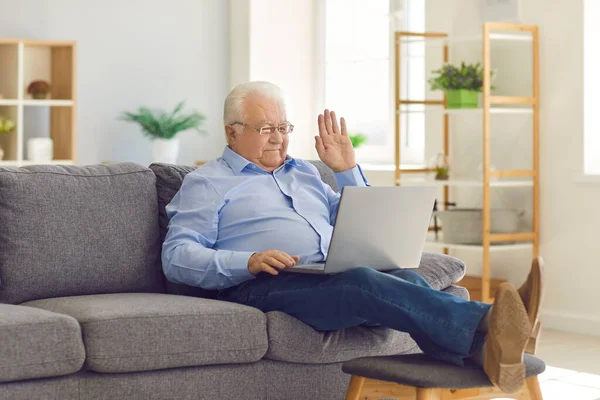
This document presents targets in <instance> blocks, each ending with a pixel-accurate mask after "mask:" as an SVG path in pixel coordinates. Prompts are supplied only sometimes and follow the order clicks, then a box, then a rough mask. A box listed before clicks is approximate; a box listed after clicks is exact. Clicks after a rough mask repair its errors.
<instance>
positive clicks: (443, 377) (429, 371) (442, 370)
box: [342, 354, 546, 389]
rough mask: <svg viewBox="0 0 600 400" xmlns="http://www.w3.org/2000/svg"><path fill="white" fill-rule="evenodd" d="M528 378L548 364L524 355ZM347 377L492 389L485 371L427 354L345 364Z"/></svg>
mask: <svg viewBox="0 0 600 400" xmlns="http://www.w3.org/2000/svg"><path fill="white" fill-rule="evenodd" d="M524 362H525V367H526V369H527V372H526V376H527V378H530V377H532V376H537V375H539V374H541V373H542V372H544V370H545V369H546V364H544V362H543V361H542V360H540V359H538V358H535V357H533V356H530V355H528V354H525V358H524ZM342 371H344V372H345V373H347V374H351V375H357V376H362V377H365V378H370V379H377V380H381V381H387V382H396V383H399V384H401V385H405V386H415V387H420V388H447V389H470V388H481V387H488V386H493V385H492V383H491V382H490V380H489V379H488V377H487V375H486V374H485V372H484V371H483V369H482V368H476V367H472V368H468V367H467V368H463V367H459V366H457V365H454V364H449V363H446V362H444V361H439V360H436V359H434V358H431V357H430V356H427V355H425V354H403V355H396V356H381V357H365V358H357V359H355V360H350V361H346V362H345V363H344V364H343V365H342Z"/></svg>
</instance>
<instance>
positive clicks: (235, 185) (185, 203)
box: [162, 147, 367, 289]
mask: <svg viewBox="0 0 600 400" xmlns="http://www.w3.org/2000/svg"><path fill="white" fill-rule="evenodd" d="M335 178H336V181H337V184H338V186H339V187H340V190H341V189H342V188H343V187H344V186H366V185H367V181H366V179H365V177H364V175H363V174H362V171H361V170H360V167H358V166H356V167H355V168H353V169H351V170H348V171H344V172H339V173H336V174H335ZM339 201H340V195H339V193H336V192H334V191H333V190H332V189H331V187H329V185H327V184H325V183H323V181H322V180H321V178H320V175H319V172H318V171H317V169H316V168H315V166H313V165H312V164H310V163H309V162H307V161H303V160H297V159H294V158H291V157H289V156H288V157H287V159H286V160H285V162H284V164H283V165H282V166H281V167H279V168H278V169H276V170H275V171H273V173H270V172H268V171H266V170H264V169H262V168H260V167H259V166H257V165H256V164H254V163H251V162H250V161H248V160H246V159H245V158H243V157H242V156H240V155H239V154H237V153H235V152H234V151H233V150H231V149H230V148H229V147H226V148H225V151H224V152H223V156H222V157H221V158H218V159H217V160H215V161H211V162H209V163H207V164H205V165H203V166H201V167H200V168H198V169H196V170H195V171H193V172H191V173H189V174H188V175H187V176H186V177H185V179H184V180H183V184H182V185H181V189H180V190H179V192H177V194H176V195H175V197H173V200H172V201H171V203H169V205H167V208H166V209H167V215H168V216H169V219H170V221H169V231H168V233H167V236H166V239H165V243H164V244H163V250H162V263H163V271H164V273H165V276H166V277H167V279H168V280H169V281H171V282H175V283H184V284H187V285H190V286H198V287H201V288H204V289H224V288H227V287H231V286H235V285H239V284H240V283H242V282H244V281H246V280H249V279H254V275H252V274H251V273H250V272H249V271H248V260H249V258H250V256H252V254H254V253H257V252H262V251H266V250H280V251H284V252H286V253H288V254H289V255H293V256H299V257H300V263H302V264H306V263H315V262H322V261H324V260H325V258H326V257H327V251H328V249H329V242H330V241H331V234H332V232H333V224H334V222H335V218H336V215H337V210H338V205H339Z"/></svg>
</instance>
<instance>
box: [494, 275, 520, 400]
mask: <svg viewBox="0 0 600 400" xmlns="http://www.w3.org/2000/svg"><path fill="white" fill-rule="evenodd" d="M530 334H531V324H530V322H529V317H528V315H527V311H526V310H525V307H524V306H523V301H522V300H521V296H520V295H519V293H518V292H517V289H516V288H515V287H514V286H513V285H512V284H510V283H503V284H501V285H500V286H499V287H498V290H497V291H496V300H495V302H494V307H493V308H492V315H491V316H490V329H489V331H488V335H487V338H486V342H485V356H484V365H483V368H484V370H485V372H486V374H487V376H488V378H489V379H490V381H491V382H492V383H493V384H494V385H496V386H498V387H499V388H500V390H502V391H503V392H505V393H515V392H516V391H518V390H519V389H521V388H522V387H523V383H524V382H525V364H524V363H523V350H524V349H525V345H526V343H527V340H528V338H529V336H530Z"/></svg>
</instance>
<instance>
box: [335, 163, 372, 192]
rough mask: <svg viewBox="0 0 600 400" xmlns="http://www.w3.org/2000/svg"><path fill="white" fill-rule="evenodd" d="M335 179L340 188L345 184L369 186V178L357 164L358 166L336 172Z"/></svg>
mask: <svg viewBox="0 0 600 400" xmlns="http://www.w3.org/2000/svg"><path fill="white" fill-rule="evenodd" d="M335 181H336V182H337V184H338V187H339V189H340V190H342V188H343V187H344V186H369V184H368V183H367V179H366V178H365V176H364V175H363V172H362V169H360V166H359V165H358V164H356V167H354V168H352V169H348V170H346V171H342V172H336V173H335Z"/></svg>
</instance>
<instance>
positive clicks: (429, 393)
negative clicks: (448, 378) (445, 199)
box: [417, 388, 533, 400]
mask: <svg viewBox="0 0 600 400" xmlns="http://www.w3.org/2000/svg"><path fill="white" fill-rule="evenodd" d="M441 399H442V389H425V388H417V400H441ZM532 400H533V399H532Z"/></svg>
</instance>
